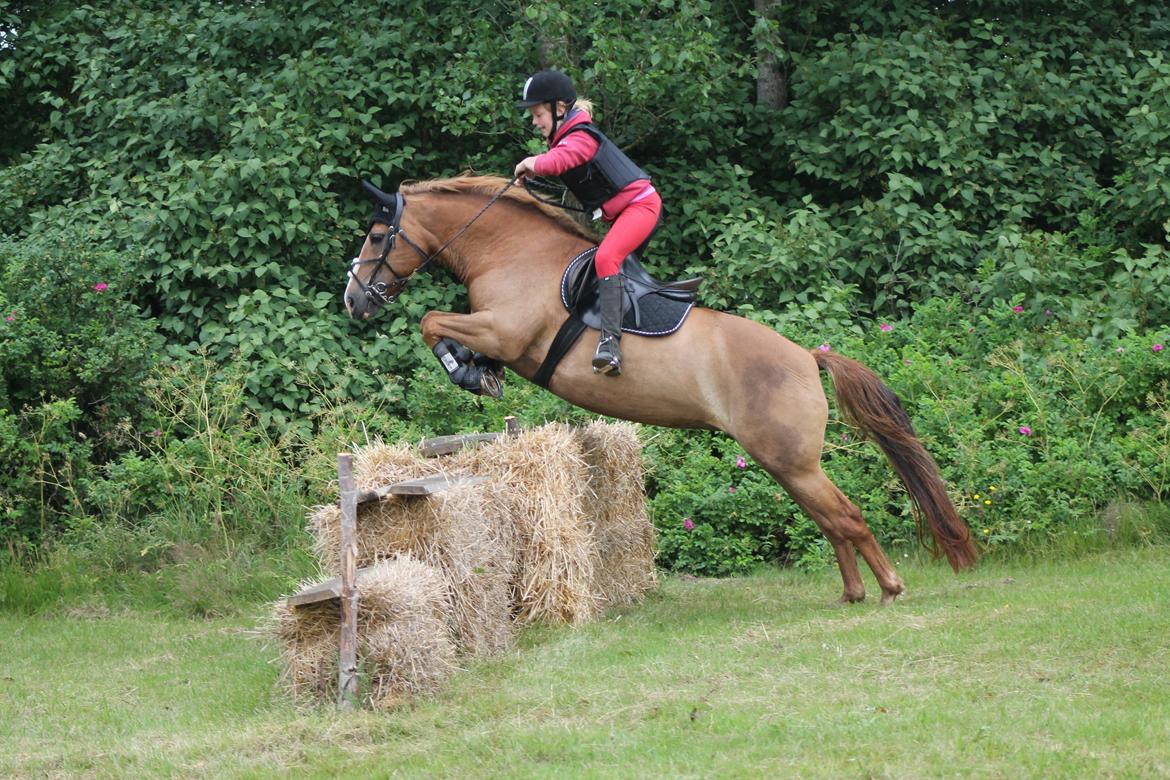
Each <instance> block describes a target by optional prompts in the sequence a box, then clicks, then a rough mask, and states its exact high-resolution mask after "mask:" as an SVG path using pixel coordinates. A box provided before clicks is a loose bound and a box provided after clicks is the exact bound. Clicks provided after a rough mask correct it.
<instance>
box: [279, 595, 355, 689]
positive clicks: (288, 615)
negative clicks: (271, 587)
mask: <svg viewBox="0 0 1170 780" xmlns="http://www.w3.org/2000/svg"><path fill="white" fill-rule="evenodd" d="M313 584H315V583H312V582H304V583H301V586H302V589H303V588H305V587H308V586H310V585H313ZM272 617H273V634H275V636H276V638H277V640H278V641H279V643H280V648H281V653H280V661H281V668H282V670H283V671H282V674H281V683H282V684H283V685H284V686H285V687H286V688H287V689H288V691H289V692H290V693H291V694H293V695H294V696H296V697H310V696H317V697H326V696H328V695H329V693H330V691H331V690H332V691H336V690H337V648H338V641H339V639H340V619H339V616H338V614H337V605H336V604H311V605H309V606H306V607H301V608H299V609H294V608H293V607H290V606H288V604H287V603H286V601H285V600H284V599H280V600H279V601H277V602H276V604H275V606H274V607H273V615H272Z"/></svg>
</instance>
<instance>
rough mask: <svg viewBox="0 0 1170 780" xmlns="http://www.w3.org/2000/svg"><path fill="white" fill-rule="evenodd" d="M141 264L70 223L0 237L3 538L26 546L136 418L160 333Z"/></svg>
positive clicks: (64, 510)
mask: <svg viewBox="0 0 1170 780" xmlns="http://www.w3.org/2000/svg"><path fill="white" fill-rule="evenodd" d="M140 284H141V278H140V277H139V276H138V275H137V263H136V262H134V261H133V260H131V261H129V262H128V260H127V258H126V257H125V256H124V255H123V254H122V253H119V252H116V251H114V250H112V249H110V248H109V247H107V246H105V245H103V244H102V243H101V242H100V241H97V240H95V237H94V236H93V234H92V232H90V231H85V230H80V229H78V230H69V231H65V232H63V233H60V234H52V235H48V236H45V237H39V236H38V237H30V238H27V239H24V240H2V241H0V313H2V317H3V318H2V319H0V388H2V389H3V392H2V393H0V544H3V545H6V546H7V547H8V548H9V550H10V551H11V552H12V553H13V554H18V555H21V556H23V555H24V553H25V552H26V551H27V549H28V548H29V547H30V546H36V545H37V544H38V543H39V542H40V541H41V540H42V539H43V538H44V537H45V536H46V534H48V533H49V532H50V531H53V530H58V529H59V527H60V524H61V522H62V517H64V516H66V515H68V514H70V513H72V512H74V511H76V508H77V506H78V505H79V497H78V487H77V482H78V480H79V479H80V478H81V477H83V476H85V475H86V474H87V473H88V471H89V469H90V466H91V464H92V463H94V462H97V463H100V462H102V461H104V460H105V459H107V458H109V457H112V456H113V455H114V453H116V452H118V451H119V450H120V449H122V448H124V447H125V446H126V443H127V441H128V437H129V436H130V434H131V432H132V431H133V430H135V428H136V427H138V426H140V425H142V424H143V421H144V420H145V419H146V417H147V416H148V413H149V410H147V409H144V408H143V407H142V403H141V401H142V395H141V394H142V389H141V386H142V382H143V380H144V379H145V377H146V376H147V375H148V373H149V370H150V367H151V363H152V361H153V359H154V355H155V353H156V351H157V350H158V348H159V344H160V340H159V339H158V338H157V337H156V335H155V324H154V322H153V321H151V320H149V319H146V318H144V317H142V316H141V313H140V312H139V310H138V308H137V307H136V306H135V305H134V304H133V303H132V302H131V299H132V298H133V296H134V294H135V291H136V290H137V289H138V286H139V285H140Z"/></svg>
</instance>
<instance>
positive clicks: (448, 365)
mask: <svg viewBox="0 0 1170 780" xmlns="http://www.w3.org/2000/svg"><path fill="white" fill-rule="evenodd" d="M431 351H432V352H434V353H435V357H437V358H438V359H439V362H440V363H442V364H443V368H445V369H446V370H447V378H448V379H450V380H451V383H452V384H454V385H455V386H456V387H459V388H461V389H463V390H467V391H468V392H471V393H474V394H476V395H487V396H491V397H492V398H499V397H500V396H502V395H503V394H504V387H503V384H502V383H501V379H502V377H501V374H502V370H503V369H502V367H501V366H500V364H499V362H497V361H495V360H492V359H491V358H488V357H485V356H484V355H482V354H480V353H478V352H476V353H474V354H473V353H472V352H471V350H470V349H468V348H467V347H465V346H463V345H462V344H460V343H459V342H457V341H455V340H454V339H451V338H447V337H446V336H444V337H443V338H441V339H439V343H437V344H435V346H434V348H433V349H432V350H431Z"/></svg>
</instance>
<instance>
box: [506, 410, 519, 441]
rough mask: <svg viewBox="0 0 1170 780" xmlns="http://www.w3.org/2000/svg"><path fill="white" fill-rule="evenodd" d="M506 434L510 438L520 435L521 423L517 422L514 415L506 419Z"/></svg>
mask: <svg viewBox="0 0 1170 780" xmlns="http://www.w3.org/2000/svg"><path fill="white" fill-rule="evenodd" d="M504 433H505V434H506V435H508V436H515V435H516V434H518V433H520V423H518V422H516V418H515V417H513V416H512V415H508V416H507V417H505V418H504Z"/></svg>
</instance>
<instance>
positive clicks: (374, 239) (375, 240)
mask: <svg viewBox="0 0 1170 780" xmlns="http://www.w3.org/2000/svg"><path fill="white" fill-rule="evenodd" d="M385 238H386V234H385V233H370V243H371V244H380V243H382V241H383V240H384V239H385Z"/></svg>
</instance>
